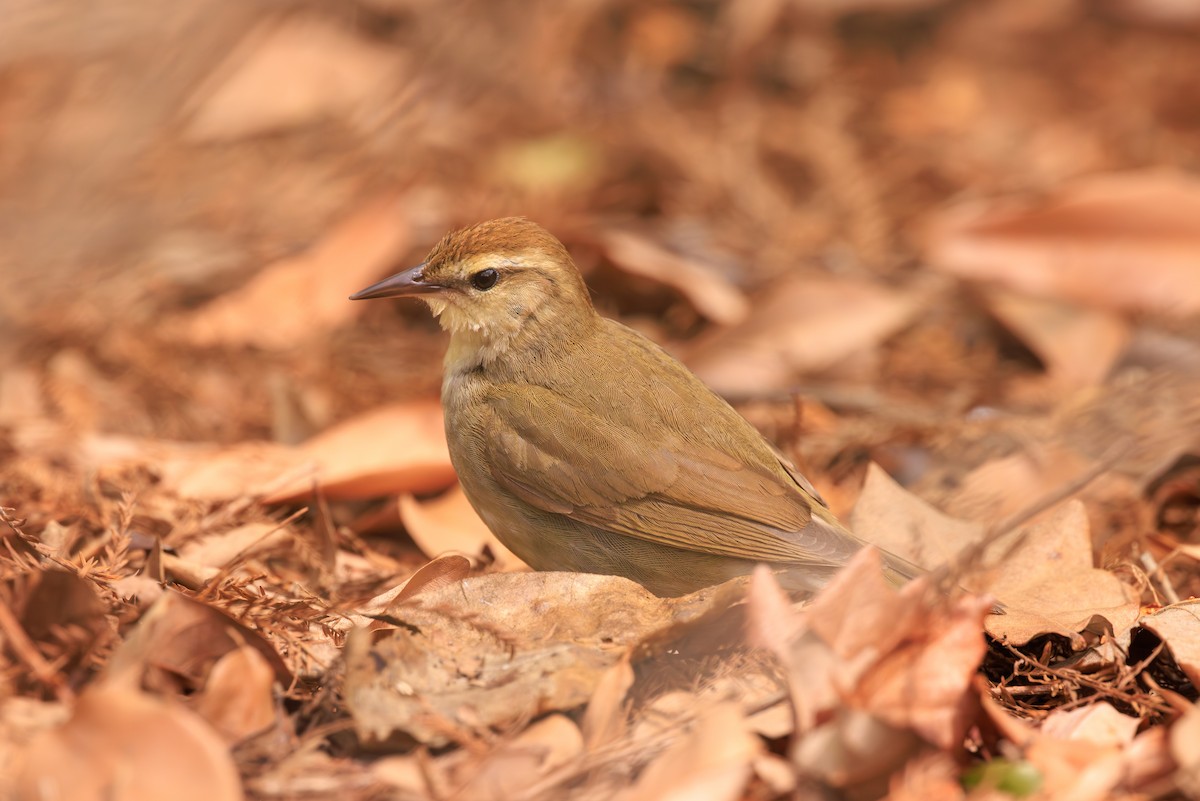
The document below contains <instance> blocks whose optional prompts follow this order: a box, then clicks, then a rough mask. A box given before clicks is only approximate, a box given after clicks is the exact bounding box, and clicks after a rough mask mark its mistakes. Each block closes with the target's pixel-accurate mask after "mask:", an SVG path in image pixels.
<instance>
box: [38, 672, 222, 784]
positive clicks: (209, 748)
mask: <svg viewBox="0 0 1200 801" xmlns="http://www.w3.org/2000/svg"><path fill="white" fill-rule="evenodd" d="M16 786H17V794H18V797H20V798H30V799H34V798H63V799H66V798H69V799H71V801H160V799H163V798H171V799H178V801H240V799H241V798H242V797H243V796H242V786H241V778H240V776H239V774H238V770H237V767H236V765H234V762H233V759H232V757H231V755H230V753H229V747H228V745H227V744H226V743H225V741H224V740H223V739H222V738H221V737H220V736H219V735H218V734H217V733H216V732H215V731H213V730H212V729H211V728H210V727H209V726H208V724H207V723H205V722H204V720H203V719H202V718H200V717H199V716H198V715H196V714H195V713H193V712H190V711H188V710H187V709H185V708H184V707H183V706H181V705H179V704H177V703H173V702H171V701H168V700H164V699H160V698H155V697H153V696H151V695H147V694H145V693H143V692H141V691H140V690H137V689H136V688H134V687H131V686H126V685H125V683H124V682H112V681H102V682H100V683H98V684H96V685H93V686H91V687H89V688H88V689H87V690H86V691H85V692H84V693H82V694H81V695H80V696H79V699H78V701H77V702H76V704H75V708H74V709H73V710H72V712H71V717H70V719H69V720H68V721H67V722H66V723H63V724H62V725H61V726H57V727H55V728H53V729H49V730H47V731H43V732H41V733H40V734H38V735H36V736H34V737H33V739H32V740H30V741H29V743H28V746H27V747H26V749H25V752H24V754H23V756H22V757H21V759H20V769H19V772H18V775H17V780H16Z"/></svg>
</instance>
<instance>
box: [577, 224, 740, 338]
mask: <svg viewBox="0 0 1200 801" xmlns="http://www.w3.org/2000/svg"><path fill="white" fill-rule="evenodd" d="M600 244H601V247H603V248H604V251H605V255H607V256H608V258H609V260H611V261H612V262H613V264H615V265H617V266H618V267H620V268H621V269H622V270H624V271H626V272H628V273H630V274H632V275H637V276H641V277H643V278H649V279H651V280H653V281H657V282H659V283H661V284H666V285H667V286H669V287H671V288H672V289H674V290H676V291H678V292H679V293H680V294H681V295H683V296H684V297H685V298H687V299H688V302H690V303H691V304H692V305H693V306H694V307H695V308H696V311H698V312H700V314H702V315H704V316H705V317H707V318H708V319H709V320H712V321H713V322H714V323H717V324H718V325H736V324H738V323H740V322H742V321H743V320H745V319H746V315H747V314H749V312H750V302H749V300H747V298H746V296H745V295H744V294H743V293H742V291H741V290H739V289H738V288H737V287H735V286H734V285H733V284H731V283H729V282H728V281H726V280H725V279H724V278H722V277H721V275H720V274H718V273H717V272H716V271H715V270H713V269H711V268H709V267H706V266H704V265H702V264H696V263H695V262H693V261H692V260H691V259H688V258H687V257H685V256H681V255H679V254H677V253H672V252H671V251H669V250H666V249H665V248H663V247H661V246H659V245H658V244H656V243H655V242H652V241H651V240H649V239H647V238H645V237H643V236H640V235H638V234H635V233H633V232H632V231H622V230H617V229H612V230H609V231H606V232H604V233H603V234H602V235H601V237H600Z"/></svg>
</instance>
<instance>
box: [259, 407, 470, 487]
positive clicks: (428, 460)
mask: <svg viewBox="0 0 1200 801" xmlns="http://www.w3.org/2000/svg"><path fill="white" fill-rule="evenodd" d="M299 453H300V454H301V455H302V457H303V459H304V460H305V461H307V462H311V463H312V464H313V465H314V466H315V470H314V474H313V477H312V478H304V479H300V480H297V481H294V482H292V483H291V484H289V485H286V486H284V487H282V488H281V489H278V490H276V491H275V492H272V493H270V494H269V495H267V497H266V498H264V501H265V502H266V503H283V502H287V501H294V500H298V499H300V498H302V497H304V496H306V495H308V494H309V493H310V492H311V491H312V483H313V478H315V479H316V480H317V481H318V482H319V484H320V487H321V491H322V493H324V495H325V496H326V497H328V498H334V499H340V500H346V499H356V498H371V497H376V496H379V495H400V494H403V493H406V492H433V491H435V490H440V489H444V488H446V487H448V486H450V485H451V484H453V483H454V481H455V474H454V466H453V465H451V464H450V451H449V449H448V448H447V447H446V434H445V428H444V426H443V423H442V407H441V404H440V403H438V402H437V401H414V402H412V403H398V404H393V405H391V406H383V407H381V408H378V409H375V410H373V411H370V412H367V413H366V414H362V415H359V416H358V417H355V418H353V419H352V420H347V421H346V422H344V423H341V424H339V425H336V426H334V427H333V428H330V429H329V430H328V431H324V432H322V433H320V434H318V435H317V436H315V437H313V438H312V439H310V440H308V441H307V442H305V443H304V444H303V445H301V446H300V447H299Z"/></svg>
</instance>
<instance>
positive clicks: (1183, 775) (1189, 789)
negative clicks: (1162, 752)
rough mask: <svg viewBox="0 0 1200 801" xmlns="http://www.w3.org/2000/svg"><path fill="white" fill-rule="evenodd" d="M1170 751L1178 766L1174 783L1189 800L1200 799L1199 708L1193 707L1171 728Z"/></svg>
mask: <svg viewBox="0 0 1200 801" xmlns="http://www.w3.org/2000/svg"><path fill="white" fill-rule="evenodd" d="M1169 737H1170V741H1169V742H1170V751H1171V756H1172V757H1174V759H1175V763H1176V764H1177V765H1178V766H1179V767H1178V769H1177V770H1176V772H1175V781H1176V782H1178V784H1179V788H1180V789H1181V790H1183V791H1184V792H1185V793H1187V794H1188V797H1189V798H1197V797H1200V749H1197V748H1196V743H1200V707H1196V706H1193V707H1192V708H1191V709H1189V710H1188V711H1187V712H1186V713H1184V715H1183V717H1181V718H1180V719H1179V720H1177V721H1176V722H1175V725H1174V726H1172V727H1171V733H1170V735H1169Z"/></svg>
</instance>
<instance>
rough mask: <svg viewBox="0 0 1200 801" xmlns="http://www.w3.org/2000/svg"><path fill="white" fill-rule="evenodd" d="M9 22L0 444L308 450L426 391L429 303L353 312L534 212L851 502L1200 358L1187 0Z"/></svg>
mask: <svg viewBox="0 0 1200 801" xmlns="http://www.w3.org/2000/svg"><path fill="white" fill-rule="evenodd" d="M3 16H4V21H3V23H2V26H3V27H2V28H0V37H2V38H0V240H2V241H3V243H4V245H3V248H2V249H0V276H2V280H3V284H2V286H0V325H2V326H3V334H2V335H0V349H2V353H0V425H7V426H10V427H13V426H16V427H19V425H18V424H19V423H20V421H28V420H31V419H38V420H43V421H44V420H50V421H53V422H54V424H55V425H58V426H65V427H66V428H67V429H68V430H71V431H74V432H104V433H107V434H123V435H133V436H138V437H155V438H164V439H172V440H194V441H208V442H219V443H229V442H236V441H240V440H244V439H269V440H275V441H279V442H285V443H294V442H299V441H301V440H304V439H305V438H307V437H309V436H310V435H312V434H313V433H315V432H319V431H321V430H323V429H325V428H327V427H328V426H329V425H330V424H332V423H335V422H337V421H339V420H343V419H346V418H348V417H350V416H352V415H354V414H355V413H357V412H361V411H363V410H366V409H369V408H372V407H374V406H376V405H378V404H380V403H382V402H384V401H394V400H405V399H409V398H422V397H431V396H433V395H435V394H436V392H437V388H438V385H439V380H440V354H441V351H442V349H443V348H444V341H443V339H442V337H441V335H440V332H439V331H438V329H437V328H436V325H435V323H434V322H433V321H432V320H430V319H429V316H428V314H427V312H426V310H425V309H424V308H423V307H421V306H420V305H419V304H415V303H403V302H402V303H371V304H352V303H348V302H346V300H345V298H346V295H347V294H349V293H350V292H352V291H354V290H356V289H358V288H360V287H362V286H364V285H366V284H367V283H370V282H372V281H374V280H376V279H378V278H380V277H382V276H384V275H387V274H389V273H390V272H393V271H395V270H397V269H400V268H402V267H406V266H409V265H411V264H414V263H416V262H418V261H419V260H420V259H421V258H422V257H423V255H424V253H425V252H426V251H427V249H428V248H429V247H430V246H431V245H432V244H433V243H434V242H436V241H437V239H439V238H440V237H441V236H442V235H443V234H444V233H445V232H446V231H447V230H449V229H451V228H454V227H457V226H461V225H464V224H468V223H471V222H475V221H478V220H481V219H486V218H490V217H496V216H501V215H508V214H522V215H526V216H528V217H530V218H532V219H534V220H537V221H538V222H540V223H542V224H543V225H545V226H546V227H547V228H549V229H550V230H551V231H552V232H554V233H555V234H557V235H558V236H559V237H560V238H562V239H563V240H564V241H565V243H566V244H567V245H568V247H569V248H570V249H571V251H572V252H573V254H574V255H575V258H576V259H577V261H578V263H579V265H580V267H581V269H583V270H584V271H585V273H586V275H587V278H588V281H589V283H590V285H591V286H592V287H593V290H594V293H595V297H596V303H597V305H598V306H599V307H600V308H601V309H602V310H603V311H604V312H605V313H606V314H609V315H612V316H616V317H619V318H620V319H622V320H624V321H625V322H627V323H629V324H630V325H633V326H635V327H637V328H638V329H640V330H642V331H644V332H645V333H647V334H648V335H650V336H651V337H653V338H654V339H656V340H657V341H659V342H661V343H663V344H665V345H666V346H667V347H668V348H670V349H671V350H672V351H673V352H674V353H676V354H678V355H679V356H680V357H681V358H683V359H685V360H686V361H687V363H688V364H689V365H690V366H691V367H692V368H693V369H694V370H696V371H697V372H698V373H699V374H700V375H701V376H702V377H704V378H705V379H706V380H707V381H709V382H710V383H711V384H712V385H713V386H715V387H716V388H717V389H719V390H720V391H721V392H722V393H724V394H726V395H727V396H728V397H730V398H732V399H734V400H735V401H737V402H738V404H739V408H741V409H742V411H744V412H745V413H746V414H747V415H749V416H750V417H751V418H752V419H753V420H754V421H755V422H756V424H758V425H760V426H761V427H763V429H764V430H765V431H767V432H768V434H769V435H770V436H772V437H773V438H775V439H776V440H779V441H782V442H784V443H785V444H788V445H789V447H792V448H793V450H798V451H799V453H798V456H799V457H800V458H801V460H802V461H803V462H804V463H805V464H806V466H807V468H808V469H809V470H811V471H813V472H815V473H817V474H820V475H822V476H824V477H825V480H827V483H832V484H837V483H840V482H842V481H848V482H849V483H850V485H854V482H855V481H857V478H858V477H859V476H861V471H862V469H864V466H865V464H866V461H867V460H868V459H875V460H877V461H880V462H882V463H883V464H884V465H885V466H886V467H888V469H889V470H890V471H891V472H893V474H895V475H897V476H898V477H899V478H901V480H902V481H904V482H905V483H909V484H911V483H914V482H917V481H921V480H924V481H926V482H927V483H930V486H936V484H937V481H941V480H944V479H945V477H944V476H942V475H941V474H936V473H935V472H931V471H932V470H934V468H935V467H936V463H937V460H936V459H935V458H933V457H931V455H930V452H932V451H936V450H937V449H938V447H939V443H940V442H941V441H942V440H943V439H949V440H950V441H951V442H952V443H954V447H953V450H954V452H955V455H956V458H958V459H959V460H960V461H961V460H962V459H963V458H965V459H966V461H967V462H975V463H978V462H981V461H982V460H983V458H984V456H983V455H976V456H974V457H970V456H964V454H969V452H970V447H971V446H970V445H969V441H970V437H969V436H968V434H969V433H970V431H967V430H966V429H970V427H971V426H973V425H975V424H976V423H977V422H978V421H981V420H995V419H996V417H997V415H1001V416H1003V415H1006V414H1008V415H1017V414H1028V413H1036V414H1043V413H1048V412H1049V411H1051V410H1053V409H1056V408H1060V407H1061V405H1062V404H1064V403H1068V402H1076V401H1078V402H1083V401H1080V400H1079V399H1080V398H1085V399H1086V398H1094V393H1095V390H1096V389H1097V388H1098V387H1103V386H1113V385H1114V379H1115V378H1116V377H1118V376H1121V375H1128V371H1129V370H1130V369H1135V370H1141V371H1142V372H1139V373H1136V378H1135V379H1132V380H1130V381H1128V382H1126V383H1129V384H1132V385H1134V386H1143V385H1144V379H1145V377H1146V376H1147V375H1151V374H1157V373H1156V371H1161V368H1163V367H1164V366H1165V367H1167V368H1169V369H1170V370H1172V371H1176V372H1178V370H1179V368H1181V367H1182V368H1186V369H1187V370H1191V369H1193V368H1195V367H1196V365H1197V364H1200V352H1198V351H1197V348H1196V339H1195V337H1194V336H1193V334H1194V330H1193V326H1192V323H1191V321H1192V319H1193V317H1194V314H1195V312H1196V311H1197V310H1198V309H1200V286H1198V284H1200V232H1198V230H1197V229H1198V227H1200V226H1197V224H1196V220H1197V219H1200V216H1198V215H1200V190H1198V189H1197V186H1196V183H1195V180H1194V178H1193V177H1192V175H1191V171H1194V170H1195V168H1196V166H1197V165H1198V164H1200V114H1198V113H1197V109H1200V103H1198V101H1200V98H1198V97H1197V93H1198V92H1200V84H1197V82H1196V80H1195V76H1196V75H1198V74H1200V48H1198V47H1197V46H1196V45H1197V35H1196V31H1197V27H1196V26H1197V25H1200V8H1197V6H1196V4H1195V3H1191V2H1185V1H1184V0H1109V1H1106V2H1099V1H1097V2H1085V1H1084V0H1045V2H1038V3H1029V2H1020V1H1017V0H985V1H982V2H945V1H942V0H862V2H858V1H857V0H746V1H745V2H737V3H719V2H704V1H703V0H699V1H696V2H631V1H630V0H571V1H570V2H526V1H525V0H521V1H520V2H517V1H516V0H511V1H507V0H476V1H473V0H445V1H442V0H439V1H438V2H432V0H360V2H352V3H279V2H223V1H222V0H179V2H173V3H169V4H162V3H152V2H144V0H118V1H117V2H110V3H104V4H95V3H85V2H79V1H78V0H6V2H5V4H4V13H3ZM1116 383H1117V384H1119V383H1120V382H1119V381H1118V382H1116ZM1081 393H1083V394H1081ZM1087 393H1092V395H1088V394H1087ZM797 397H799V398H800V400H797ZM1156 397H1157V396H1156ZM1127 402H1128V403H1132V408H1135V409H1138V410H1143V411H1144V409H1145V407H1146V406H1147V402H1146V397H1144V396H1137V397H1135V398H1134V400H1133V401H1127ZM1123 408H1124V407H1123ZM997 410H1003V414H1001V412H999V411H997ZM1187 413H1188V412H1187V410H1186V409H1179V408H1174V407H1172V408H1171V409H1169V410H1167V412H1165V414H1167V415H1168V417H1170V419H1172V420H1180V419H1187V418H1186V414H1187ZM1106 414H1108V413H1107V412H1106ZM1108 416H1109V417H1116V418H1118V419H1125V418H1127V417H1128V415H1125V414H1115V415H1113V414H1108ZM1106 419H1107V418H1106ZM1160 422H1161V421H1160ZM951 425H953V426H959V427H966V429H962V430H959V429H956V430H954V431H950V430H949V428H948V427H949V426H951ZM1171 428H1172V429H1175V430H1172V431H1170V432H1169V433H1170V435H1172V436H1174V437H1176V438H1178V437H1179V432H1178V426H1172V427H1171ZM971 430H974V429H971ZM1099 430H1100V431H1102V432H1104V433H1111V432H1110V429H1109V428H1107V427H1102V428H1101V429H1099ZM990 432H991V430H990V429H989V436H991V433H990ZM1095 433H1096V431H1095V430H1092V429H1087V430H1085V431H1084V432H1083V433H1081V434H1080V435H1079V436H1080V439H1081V440H1083V441H1092V440H1094V439H1095V437H1094V434H1095ZM801 434H804V435H806V436H803V437H801V436H800V435H801ZM981 436H982V435H981ZM1006 436H1007V439H1006V440H1005V441H1006V443H1008V444H1006V445H1004V446H1002V447H1000V449H1001V450H1004V448H1011V447H1014V446H1013V445H1012V444H1011V441H1012V436H1009V435H1006ZM10 440H11V438H10ZM13 442H15V441H10V451H11V450H13V449H15V450H17V451H20V450H21V446H20V443H19V442H17V443H16V444H13ZM1097 447H1098V446H1097ZM1176 450H1178V448H1177V449H1176ZM993 452H994V450H989V451H988V453H993ZM1174 455H1175V454H1172V456H1174ZM1156 458H1157V457H1156ZM1163 459H1166V457H1162V458H1160V459H1159V461H1162V460H1163ZM1167 461H1169V459H1167ZM10 466H11V464H10ZM969 466H970V465H969V464H968V465H967V467H969ZM967 467H963V466H962V465H960V466H959V469H960V470H961V469H967ZM850 479H854V481H850ZM935 479H936V480H935ZM835 494H836V493H835Z"/></svg>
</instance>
